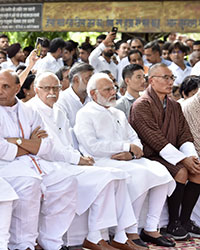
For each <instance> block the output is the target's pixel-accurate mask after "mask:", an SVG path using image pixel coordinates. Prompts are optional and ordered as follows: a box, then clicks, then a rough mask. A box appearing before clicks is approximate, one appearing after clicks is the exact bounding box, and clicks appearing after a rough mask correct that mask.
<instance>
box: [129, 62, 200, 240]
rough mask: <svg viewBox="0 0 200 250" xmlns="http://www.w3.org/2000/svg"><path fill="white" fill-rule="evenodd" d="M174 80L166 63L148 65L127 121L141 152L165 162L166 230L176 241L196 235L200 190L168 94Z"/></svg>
mask: <svg viewBox="0 0 200 250" xmlns="http://www.w3.org/2000/svg"><path fill="white" fill-rule="evenodd" d="M174 80H175V77H174V76H173V74H172V72H171V70H170V69H169V68H167V66H166V65H164V64H155V65H154V66H152V67H151V68H150V70H149V72H148V81H149V87H148V88H147V90H146V91H145V93H144V94H143V95H142V97H140V98H138V99H137V100H136V101H135V102H134V104H133V106H132V108H131V111H130V117H129V120H130V124H131V125H132V127H133V128H134V129H135V130H136V132H137V133H138V135H139V137H140V138H141V141H142V144H143V146H144V155H145V156H146V157H147V158H149V159H151V160H156V161H159V162H160V163H162V164H163V165H165V166H166V168H167V169H168V170H169V172H170V173H171V175H172V176H173V177H174V179H175V181H176V189H175V191H174V192H173V194H172V196H171V197H169V198H168V209H169V224H168V227H167V232H168V233H169V234H171V235H172V237H173V238H175V239H177V240H179V239H185V238H186V237H187V235H188V233H189V234H190V235H192V236H198V237H200V228H199V227H198V226H196V225H195V224H194V223H193V222H192V221H191V220H190V216H191V213H192V210H193V208H194V206H195V204H196V202H197V200H198V197H199V193H200V162H199V160H198V155H197V152H196V150H195V148H194V145H193V137H192V135H191V132H190V129H189V127H188V124H187V122H186V120H185V118H184V116H183V113H182V110H181V107H180V104H179V103H177V102H176V101H174V100H172V99H171V98H169V97H168V95H169V94H171V91H172V87H173V83H174ZM180 207H181V211H180ZM179 211H180V214H179Z"/></svg>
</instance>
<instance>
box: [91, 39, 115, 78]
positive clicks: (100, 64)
mask: <svg viewBox="0 0 200 250" xmlns="http://www.w3.org/2000/svg"><path fill="white" fill-rule="evenodd" d="M105 48H106V46H105V45H104V43H100V44H99V46H98V47H96V48H95V49H94V50H93V51H92V52H91V54H90V56H89V63H90V64H91V65H92V66H93V67H94V70H95V72H100V71H102V70H109V71H110V72H111V73H112V75H113V76H114V77H115V79H116V78H117V65H116V64H115V63H114V62H113V61H112V60H111V62H110V63H108V62H107V61H106V59H105V58H104V57H103V56H101V53H102V52H103V50H104V49H105Z"/></svg>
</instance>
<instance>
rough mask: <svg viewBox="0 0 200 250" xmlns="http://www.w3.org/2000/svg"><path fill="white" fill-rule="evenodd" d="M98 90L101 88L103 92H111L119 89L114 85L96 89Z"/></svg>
mask: <svg viewBox="0 0 200 250" xmlns="http://www.w3.org/2000/svg"><path fill="white" fill-rule="evenodd" d="M96 90H97V91H99V90H101V91H103V92H107V93H108V92H111V91H115V92H116V91H117V87H116V86H113V87H109V88H104V89H96Z"/></svg>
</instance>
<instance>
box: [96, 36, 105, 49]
mask: <svg viewBox="0 0 200 250" xmlns="http://www.w3.org/2000/svg"><path fill="white" fill-rule="evenodd" d="M105 39H106V35H105V34H101V35H99V36H97V37H96V44H95V47H97V46H99V44H100V43H102V42H103V40H105Z"/></svg>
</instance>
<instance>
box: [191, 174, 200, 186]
mask: <svg viewBox="0 0 200 250" xmlns="http://www.w3.org/2000/svg"><path fill="white" fill-rule="evenodd" d="M188 179H189V180H190V181H191V182H194V183H197V184H200V174H189V175H188Z"/></svg>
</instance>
